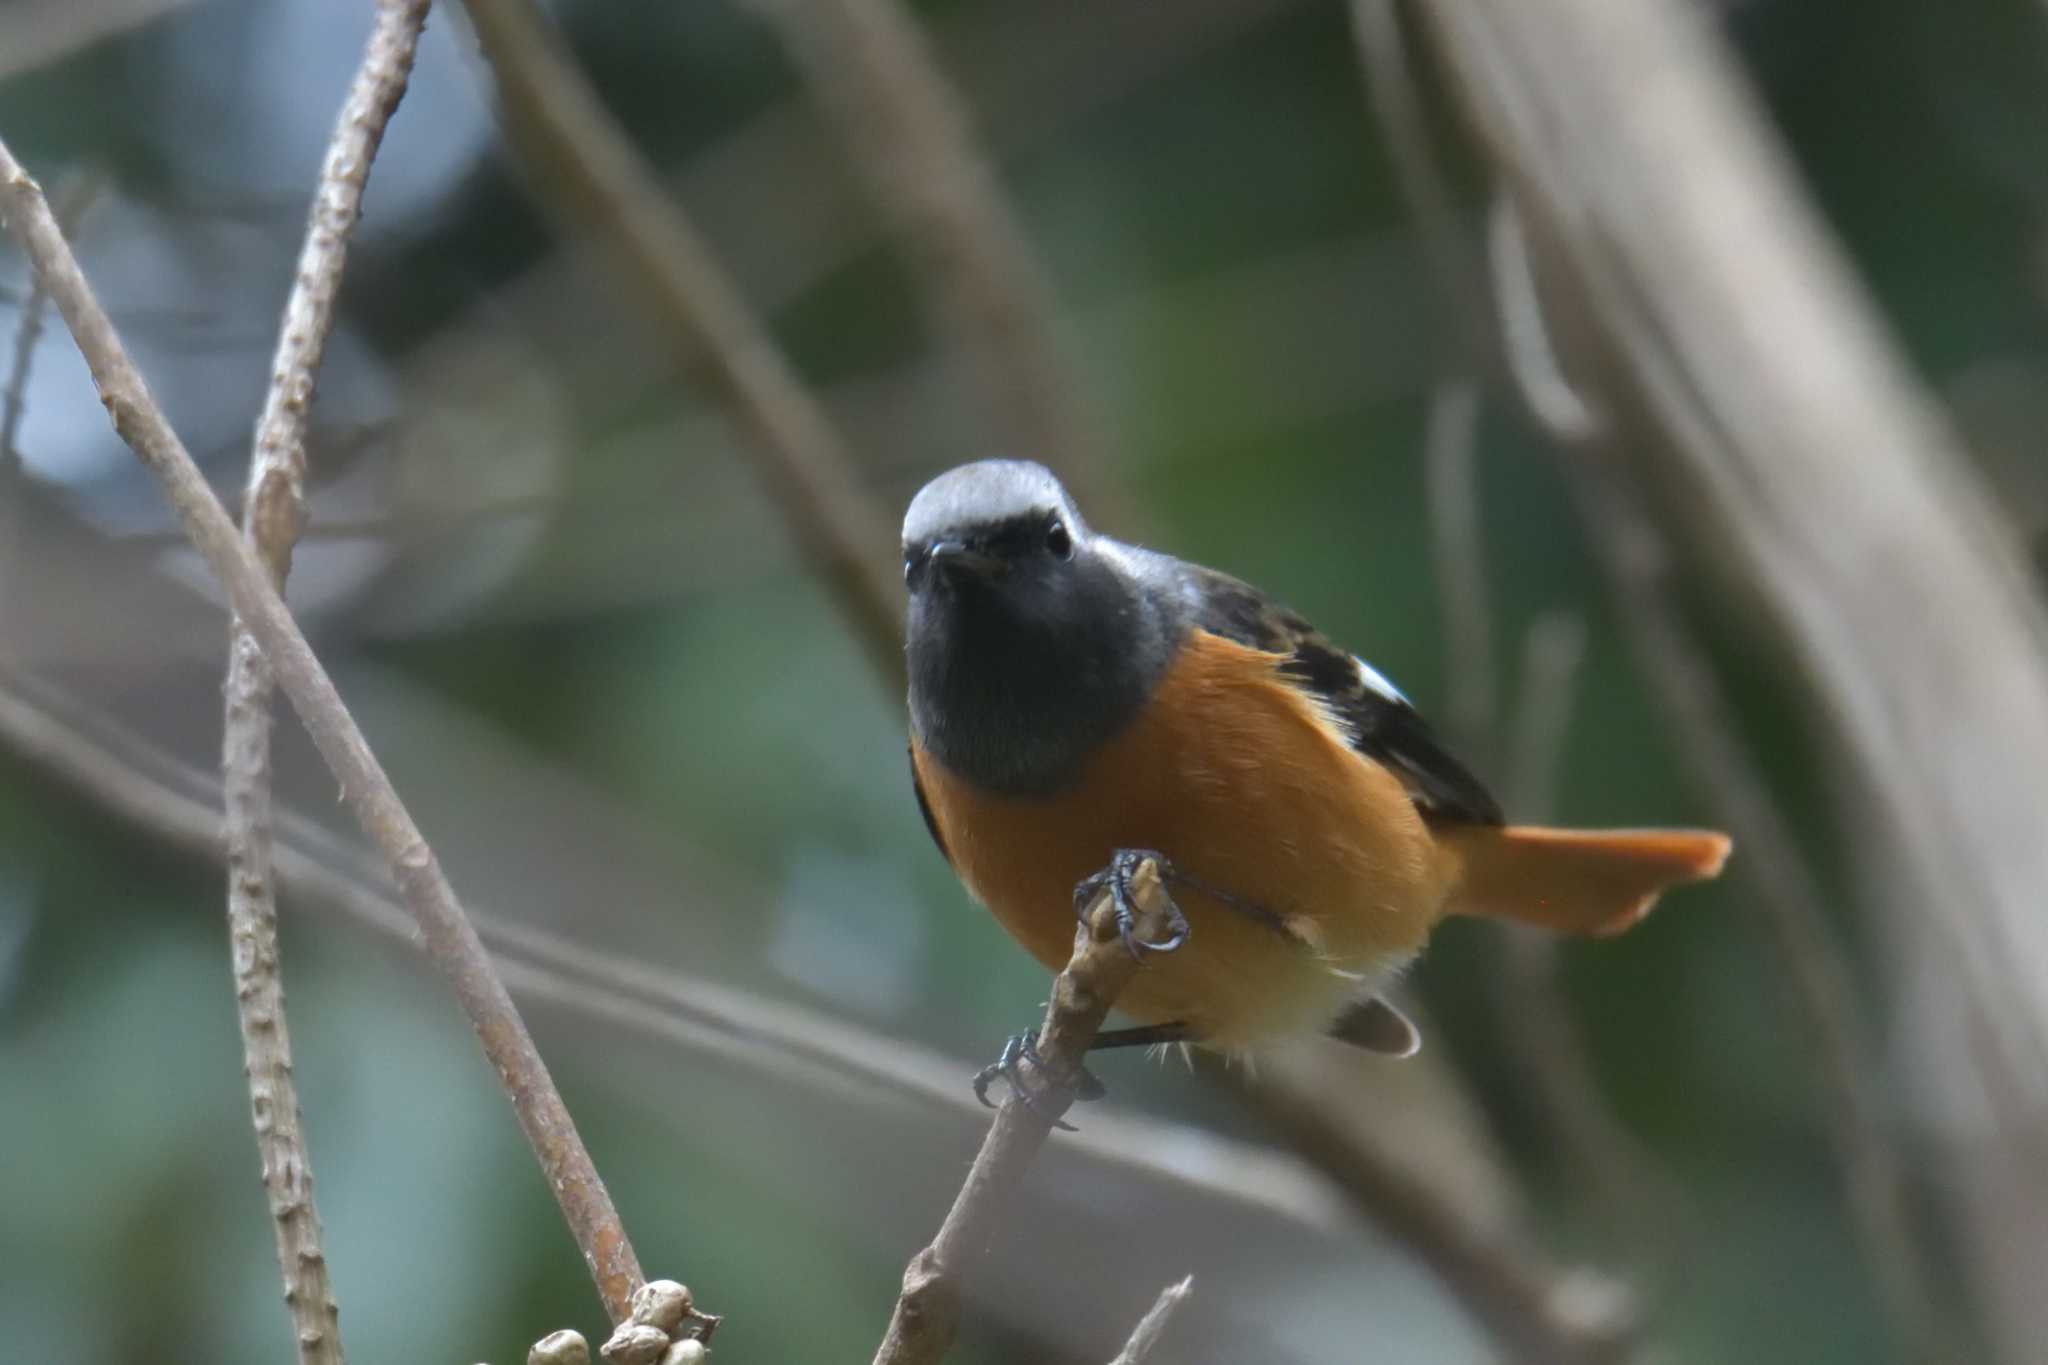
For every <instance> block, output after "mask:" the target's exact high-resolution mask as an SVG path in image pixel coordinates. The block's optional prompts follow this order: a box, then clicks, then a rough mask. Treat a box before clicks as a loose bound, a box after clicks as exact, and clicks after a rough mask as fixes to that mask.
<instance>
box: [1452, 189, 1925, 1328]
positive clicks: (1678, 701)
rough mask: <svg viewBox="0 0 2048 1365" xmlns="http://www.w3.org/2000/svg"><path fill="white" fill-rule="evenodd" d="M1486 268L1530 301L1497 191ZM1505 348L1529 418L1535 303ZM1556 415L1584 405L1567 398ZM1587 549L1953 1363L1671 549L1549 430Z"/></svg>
mask: <svg viewBox="0 0 2048 1365" xmlns="http://www.w3.org/2000/svg"><path fill="white" fill-rule="evenodd" d="M1492 237H1493V243H1494V250H1493V265H1494V269H1495V271H1496V273H1497V275H1498V276H1499V277H1500V282H1499V285H1498V287H1499V290H1500V293H1501V295H1502V298H1503V300H1509V299H1518V300H1521V301H1522V302H1523V303H1524V304H1525V305H1526V306H1528V307H1530V308H1532V309H1540V306H1541V300H1540V298H1539V290H1538V281H1537V280H1536V279H1535V278H1534V275H1533V271H1532V269H1531V262H1530V260H1529V255H1528V243H1527V242H1526V241H1525V240H1524V236H1523V229H1522V226H1521V224H1520V221H1519V219H1518V217H1517V216H1516V215H1515V214H1514V212H1513V209H1512V207H1511V205H1510V203H1509V201H1508V200H1507V198H1505V197H1503V198H1502V199H1501V200H1500V201H1499V202H1498V203H1497V204H1496V206H1495V211H1494V220H1493V232H1492ZM1521 335H1522V336H1523V337H1524V338H1525V342H1524V344H1523V345H1522V346H1519V347H1512V348H1511V349H1510V351H1509V356H1508V365H1507V368H1508V371H1509V372H1510V373H1511V374H1512V375H1514V376H1515V378H1516V382H1517V384H1518V385H1519V387H1520V391H1521V394H1522V397H1523V400H1524V403H1525V406H1526V407H1527V408H1528V410H1529V412H1530V413H1531V415H1532V416H1533V417H1534V418H1535V419H1536V420H1537V421H1538V422H1539V424H1540V423H1542V422H1543V417H1542V413H1543V411H1544V408H1543V406H1542V404H1543V402H1544V401H1545V400H1542V399H1538V398H1535V397H1533V396H1532V394H1538V393H1546V392H1547V393H1552V394H1572V393H1573V392H1574V390H1573V389H1572V386H1571V381H1570V380H1568V379H1566V378H1565V377H1564V374H1563V369H1562V366H1561V364H1560V363H1559V360H1558V358H1557V356H1556V355H1555V354H1554V352H1552V350H1551V349H1550V343H1549V336H1548V333H1547V332H1546V331H1545V329H1544V327H1543V325H1542V316H1541V314H1540V311H1539V312H1537V313H1535V314H1533V315H1532V319H1531V325H1530V326H1528V327H1526V328H1525V329H1524V330H1523V331H1522V332H1521ZM1566 410H1567V411H1573V412H1578V413H1590V412H1592V411H1593V410H1594V409H1593V408H1591V407H1588V406H1587V405H1585V404H1584V403H1583V402H1581V401H1580V400H1578V399H1577V398H1576V397H1574V398H1573V399H1572V400H1571V402H1570V403H1569V404H1568V405H1567V408H1566ZM1550 435H1551V436H1552V438H1553V440H1554V441H1555V443H1556V445H1557V448H1558V451H1559V453H1560V455H1561V456H1562V458H1563V464H1564V468H1565V471H1566V473H1567V474H1568V475H1569V476H1570V478H1571V481H1572V486H1573V493H1574V495H1575V496H1576V498H1577V501H1578V505H1579V514H1580V517H1581V519H1582V520H1583V521H1584V523H1585V525H1586V529H1587V533H1588V537H1589V539H1590V541H1591V544H1592V547H1593V551H1594V553H1595V555H1596V556H1597V557H1598V558H1599V560H1600V562H1601V567H1602V569H1603V570H1605V572H1606V575H1607V579H1608V584H1609V587H1610V588H1611V590H1612V591H1613V594H1614V600H1615V606H1616V608H1617V610H1618V612H1619V614H1620V617H1621V621H1622V624H1623V627H1624V628H1625V629H1626V630H1627V632H1628V634H1629V637H1630V643H1631V644H1632V645H1633V646H1634V650H1635V653H1636V657H1637V659H1638V661H1639V662H1640V664H1641V665H1642V667H1643V669H1644V671H1645V672H1646V673H1647V674H1648V675H1649V677H1650V679H1651V681H1652V682H1653V683H1654V684H1655V686H1656V690H1657V695H1658V699H1659V700H1660V701H1661V703H1662V705H1663V711H1664V714H1665V716H1666V718H1667V719H1668V720H1669V721H1670V723H1671V728H1672V734H1673V736H1674V738H1675V739H1676V742H1677V744H1678V749H1679V753H1680V756H1681V758H1682V759H1683V761H1684V762H1685V764H1686V766H1687V767H1688V768H1690V769H1691V770H1692V773H1693V775H1694V777H1695V778H1696V779H1697V780H1698V781H1699V782H1700V784H1701V786H1702V787H1703V788H1704V789H1705V791H1706V793H1707V796H1708V798H1709V799H1710V800H1711V801H1712V802H1713V803H1714V806H1715V809H1716V810H1717V811H1718V813H1719V815H1720V818H1721V819H1722V821H1723V822H1724V823H1726V825H1727V826H1728V828H1729V830H1730V832H1732V833H1733V834H1734V836H1735V838H1736V840H1737V841H1738V842H1739V843H1740V844H1741V846H1742V859H1741V862H1740V863H1739V864H1738V865H1737V872H1736V875H1737V876H1738V877H1741V878H1743V879H1744V880H1745V881H1746V882H1747V884H1748V885H1749V887H1750V889H1751V891H1752V893H1753V894H1754V896H1755V898H1756V905H1757V908H1758V910H1759V911H1760V912H1761V914H1762V915H1763V919H1764V926H1765V929H1766V932H1767V933H1768V934H1769V935H1770V942H1771V944H1772V946H1773V948H1774V949H1775V950H1776V953H1777V956H1778V958H1779V960H1780V962H1781V964H1782V966H1783V968H1784V971H1785V974H1786V983H1787V986H1788V987H1789V990H1790V994H1791V997H1792V1002H1793V1004H1794V1006H1795V1007H1796V1008H1797V1010H1798V1012H1799V1015H1800V1017H1801V1019H1802V1020H1803V1022H1804V1024H1805V1026H1806V1031H1807V1034H1808V1035H1809V1037H1810V1038H1811V1039H1812V1042H1813V1047H1814V1052H1815V1062H1816V1064H1817V1070H1818V1071H1819V1074H1820V1080H1821V1100H1822V1113H1823V1114H1824V1116H1825V1120H1826V1123H1827V1128H1828V1136H1829V1139H1830V1141H1831V1142H1832V1143H1833V1144H1834V1147H1835V1151H1836V1155H1837V1157H1838V1159H1839V1160H1840V1162H1841V1167H1842V1170H1841V1175H1842V1182H1843V1186H1844V1194H1845V1196H1846V1198H1847V1201H1848V1206H1849V1212H1850V1216H1851V1217H1852V1218H1853V1219H1854V1220H1855V1225H1856V1229H1857V1232H1858V1234H1859V1236H1860V1238H1861V1241H1862V1243H1863V1249H1864V1254H1865V1255H1866V1256H1867V1257H1868V1258H1869V1260H1870V1262H1871V1265H1872V1267H1873V1269H1874V1270H1875V1271H1876V1273H1877V1275H1878V1277H1879V1279H1880V1281H1881V1282H1882V1284H1883V1285H1884V1288H1885V1293H1884V1295H1883V1299H1884V1302H1885V1305H1886V1307H1887V1310H1888V1312H1889V1314H1890V1316H1891V1319H1892V1325H1893V1327H1894V1329H1895V1330H1896V1331H1898V1332H1899V1334H1900V1335H1901V1337H1902V1338H1904V1339H1905V1340H1906V1341H1908V1342H1910V1343H1912V1345H1913V1347H1914V1349H1915V1350H1916V1351H1918V1352H1919V1353H1921V1354H1922V1355H1923V1356H1924V1357H1925V1358H1927V1359H1930V1360H1932V1359H1957V1358H1960V1356H1961V1353H1959V1352H1958V1351H1956V1350H1955V1348H1954V1343H1955V1342H1956V1341H1957V1339H1958V1335H1957V1334H1958V1327H1957V1325H1956V1324H1955V1323H1954V1322H1952V1321H1951V1320H1950V1318H1949V1316H1948V1313H1947V1311H1946V1309H1945V1308H1944V1306H1943V1304H1942V1303H1941V1301H1940V1299H1939V1298H1938V1296H1937V1295H1936V1292H1935V1289H1934V1281H1933V1276H1932V1273H1931V1267H1930V1265H1929V1264H1928V1261H1927V1258H1926V1256H1925V1255H1924V1253H1923V1252H1922V1250H1921V1245H1920V1238H1919V1236H1918V1235H1917V1233H1916V1231H1915V1227H1914V1220H1913V1216H1912V1207H1911V1200H1910V1197H1909V1193H1908V1190H1907V1186H1906V1166H1905V1161H1904V1158H1903V1157H1902V1156H1901V1154H1900V1152H1899V1150H1898V1146H1897V1143H1896V1141H1895V1140H1894V1138H1893V1135H1892V1132H1891V1129H1890V1126H1889V1122H1888V1119H1887V1116H1886V1109H1887V1104H1886V1100H1885V1096H1884V1094H1883V1090H1882V1088H1881V1084H1880V1080H1879V1075H1880V1073H1879V1069H1878V1064H1877V1061H1876V1059H1875V1058H1874V1057H1873V1056H1872V1055H1871V1044H1870V1037H1871V1033H1870V1025H1869V1023H1868V1021H1867V1020H1866V1018H1865V1008H1864V1004H1863V1000H1862V997H1861V994H1860V992H1859V991H1858V990H1857V987H1856V981H1855V975H1854V969H1853V967H1852V965H1851V963H1850V961H1849V956H1848V952H1847V949H1846V948H1845V947H1844V946H1843V944H1842V942H1841V940H1840V938H1839V936H1838V935H1837V934H1836V933H1835V931H1834V929H1833V927H1832V926H1831V925H1830V923H1829V917H1828V911H1827V897H1826V894H1825V892H1824V891H1823V889H1822V887H1821V883H1820V878H1819V874H1818V873H1816V872H1815V870H1814V867H1813V864H1812V863H1811V862H1810V861H1809V860H1808V859H1807V857H1806V856H1805V854H1804V853H1803V852H1802V851H1801V850H1800V848H1799V845H1798V843H1797V842H1796V841H1795V840H1794V838H1793V836H1792V823H1791V821H1790V818H1789V817H1788V815H1787V813H1786V811H1785V810H1784V808H1783V806H1782V805H1781V804H1780V802H1779V800H1778V798H1777V796H1776V795H1775V794H1774V793H1773V792H1772V790H1771V787H1770V784H1769V783H1768V782H1767V781H1766V780H1765V778H1764V775H1763V773H1762V772H1761V771H1759V770H1758V768H1757V766H1756V764H1755V762H1754V761H1753V759H1752V758H1751V756H1750V753H1749V750H1748V746H1747V745H1746V744H1745V743H1744V741H1743V739H1742V736H1741V731H1740V728H1739V727H1738V725H1737V724H1736V720H1735V716H1734V713H1733V710H1732V707H1731V704H1730V702H1729V699H1728V696H1727V692H1726V689H1725V688H1724V686H1723V685H1722V683H1721V680H1720V676H1719V674H1718V673H1717V671H1716V669H1715V667H1714V663H1713V660H1712V659H1711V658H1709V657H1708V655H1707V653H1706V650H1705V648H1704V647H1703V646H1702V645H1701V643H1700V642H1699V640H1698V639H1697V638H1696V637H1695V636H1694V634H1693V632H1692V631H1690V630H1688V629H1687V627H1686V624H1685V613H1684V610H1683V607H1682V606H1681V604H1680V602H1679V600H1678V589H1677V585H1676V583H1675V582H1674V581H1673V578H1674V572H1673V568H1672V557H1671V549H1670V546H1669V545H1668V543H1667V541H1666V538H1665V535H1664V533H1663V530H1662V528H1660V527H1659V526H1658V524H1657V521H1656V518H1655V517H1654V515H1653V514H1652V513H1651V511H1650V509H1649V507H1648V505H1647V503H1646V500H1645V499H1644V497H1643V495H1642V492H1641V490H1640V489H1638V488H1637V487H1636V486H1635V482H1634V480H1632V479H1630V478H1629V477H1628V476H1627V473H1626V471H1625V470H1624V469H1623V468H1622V467H1621V466H1620V463H1619V460H1618V457H1617V452H1616V450H1615V449H1614V447H1615V445H1616V444H1618V438H1616V437H1615V436H1614V435H1612V433H1611V429H1610V428H1608V427H1607V426H1605V425H1604V424H1602V423H1598V422H1594V423H1591V424H1589V425H1584V426H1581V425H1578V424H1576V423H1574V424H1569V425H1566V426H1563V427H1552V428H1551V429H1550Z"/></svg>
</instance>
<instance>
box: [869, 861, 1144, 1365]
mask: <svg viewBox="0 0 2048 1365" xmlns="http://www.w3.org/2000/svg"><path fill="white" fill-rule="evenodd" d="M1132 898H1133V899H1134V900H1135V901H1136V902H1137V910H1138V919H1139V924H1138V936H1139V937H1140V938H1156V937H1157V931H1158V930H1159V929H1160V928H1162V927H1163V926H1164V924H1165V922H1166V920H1165V910H1166V905H1167V903H1168V902H1167V897H1166V890H1165V887H1164V886H1163V885H1162V884H1161V882H1160V879H1159V867H1158V864H1156V863H1154V862H1152V861H1150V860H1149V859H1148V860H1147V861H1146V862H1144V863H1142V864H1140V866H1139V868H1138V871H1137V873H1136V875H1135V876H1134V877H1133V878H1132ZM1139 970H1140V963H1139V962H1138V960H1137V959H1136V958H1135V957H1134V956H1133V955H1132V954H1131V952H1130V951H1129V950H1128V949H1126V948H1125V947H1124V945H1123V941H1122V939H1121V938H1120V936H1119V935H1118V932H1117V927H1116V915H1115V913H1114V908H1113V897H1112V896H1111V893H1110V888H1109V887H1107V886H1105V887H1104V888H1103V889H1102V890H1100V891H1098V892H1097V893H1096V894H1095V897H1094V898H1093V899H1092V900H1090V901H1089V902H1088V905H1087V906H1086V908H1085V909H1084V910H1083V912H1082V922H1081V924H1080V925H1078V926H1077V927H1076V928H1075V931H1074V955H1073V957H1072V958H1070V959H1069V960H1068V962H1067V965H1066V968H1065V970H1063V971H1061V972H1060V974H1059V976H1057V977H1056V978H1054V980H1053V983H1052V998H1051V999H1049V1000H1047V1001H1046V1005H1045V1022H1044V1023H1043V1024H1042V1025H1040V1026H1039V1029H1038V1038H1037V1051H1038V1055H1039V1057H1040V1059H1041V1061H1040V1063H1039V1064H1038V1065H1036V1066H1031V1067H1029V1068H1027V1071H1026V1074H1025V1078H1024V1083H1025V1084H1026V1085H1029V1086H1031V1087H1032V1089H1031V1092H1030V1093H1031V1095H1032V1097H1033V1098H1032V1100H1031V1101H1030V1102H1027V1101H1026V1100H1025V1098H1024V1095H1023V1094H1022V1093H1021V1092H1019V1091H1017V1090H1015V1089H1012V1090H1011V1092H1010V1094H1009V1095H1008V1096H1007V1097H1006V1098H1005V1099H1004V1100H1003V1104H1002V1107H1001V1108H1000V1109H998V1110H997V1111H996V1117H995V1122H994V1123H992V1124H990V1125H989V1130H988V1136H987V1137H986V1138H984V1139H983V1140H982V1144H981V1151H980V1153H979V1154H977V1155H976V1156H975V1158H974V1166H973V1168H972V1169H971V1170H969V1171H968V1172H967V1179H966V1180H965V1181H963V1182H962V1183H961V1186H960V1193H959V1195H958V1196H956V1197H955V1198H954V1200H953V1207H952V1208H951V1209H949V1210H947V1212H946V1220H945V1222H943V1223H942V1224H940V1225H939V1232H938V1236H936V1237H934V1238H933V1239H932V1243H931V1245H930V1246H928V1247H926V1248H925V1249H924V1250H923V1251H920V1252H918V1253H917V1255H916V1256H914V1257H912V1258H911V1261H910V1265H909V1267H908V1268H907V1269H906V1270H905V1271H904V1272H903V1293H902V1295H901V1297H899V1298H898V1299H897V1300H896V1311H895V1312H894V1313H893V1314H892V1315H891V1316H890V1318H889V1330H888V1332H887V1333H886V1334H885V1335H884V1336H883V1338H882V1345H881V1348H880V1349H879V1350H877V1351H876V1352H875V1362H874V1365H933V1363H934V1362H936V1361H937V1360H939V1359H940V1358H941V1357H942V1356H944V1355H945V1354H946V1351H947V1349H948V1348H949V1347H951V1346H952V1344H953V1337H954V1335H955V1334H956V1333H957V1331H958V1330H959V1325H960V1305H961V1301H962V1300H963V1299H964V1298H965V1296H966V1292H967V1284H968V1280H969V1278H970V1277H971V1276H972V1274H973V1271H974V1267H975V1266H976V1265H977V1264H978V1263H979V1262H980V1260H981V1258H982V1256H983V1254H984V1253H985V1252H986V1251H987V1248H988V1242H989V1238H990V1236H991V1235H992V1234H993V1233H994V1231H995V1227H996V1223H997V1221H998V1220H999V1219H1000V1218H1001V1216H1002V1214H1003V1211H1004V1210H1005V1209H1006V1208H1008V1207H1009V1205H1010V1203H1011V1200H1012V1199H1013V1198H1014V1196H1015V1195H1016V1192H1017V1184H1018V1182H1019V1181H1020V1180H1021V1179H1022V1178H1023V1175H1024V1169H1025V1167H1027V1166H1029V1165H1030V1164H1031V1159H1032V1158H1033V1157H1035V1156H1037V1155H1038V1149H1039V1148H1040V1147H1043V1146H1044V1145H1045V1140H1046V1138H1047V1137H1049V1136H1051V1134H1052V1125H1053V1124H1054V1122H1055V1121H1057V1120H1058V1118H1059V1116H1060V1114H1061V1113H1063V1112H1064V1111H1065V1110H1066V1107H1067V1105H1068V1103H1070V1102H1071V1100H1072V1095H1073V1087H1074V1084H1075V1082H1076V1081H1078V1080H1079V1079H1080V1076H1081V1062H1082V1059H1083V1057H1085V1056H1086V1055H1087V1052H1088V1045H1089V1044H1090V1043H1092V1042H1094V1041H1095V1034H1096V1031H1097V1030H1099V1029H1100V1028H1101V1027H1102V1021H1103V1020H1104V1019H1105V1018H1106V1017H1108V1015H1109V1009H1110V1006H1111V1005H1113V1004H1115V1003H1116V998H1117V996H1118V995H1119V994H1121V993H1122V991H1123V988H1124V986H1125V985H1126V984H1127V983H1128V982H1129V981H1130V979H1131V978H1132V977H1133V976H1135V975H1136V974H1137V973H1138V971H1139Z"/></svg>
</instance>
